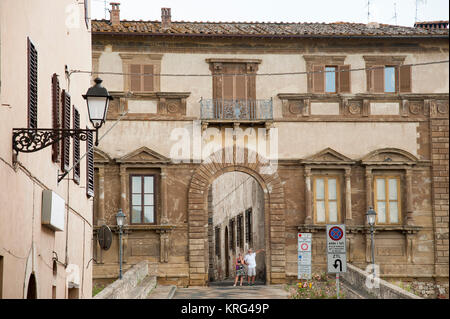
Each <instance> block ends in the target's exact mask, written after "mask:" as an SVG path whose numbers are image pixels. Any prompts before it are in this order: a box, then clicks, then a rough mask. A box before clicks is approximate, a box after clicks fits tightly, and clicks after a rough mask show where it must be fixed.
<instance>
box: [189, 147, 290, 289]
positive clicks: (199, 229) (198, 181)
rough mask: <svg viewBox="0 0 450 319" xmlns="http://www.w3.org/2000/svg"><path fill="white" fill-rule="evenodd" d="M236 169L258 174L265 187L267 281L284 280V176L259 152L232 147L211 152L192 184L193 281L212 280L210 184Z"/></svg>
mask: <svg viewBox="0 0 450 319" xmlns="http://www.w3.org/2000/svg"><path fill="white" fill-rule="evenodd" d="M242 155H243V156H242ZM272 167H273V166H272ZM233 171H238V172H243V173H247V174H248V175H250V176H252V177H254V178H255V179H256V180H257V181H258V183H259V184H260V185H261V187H262V189H263V191H264V214H265V216H264V224H265V227H264V232H265V234H264V238H265V247H266V248H265V249H266V254H265V258H266V260H265V264H266V267H267V271H266V282H267V283H269V284H276V283H284V282H285V276H286V273H285V265H286V257H285V220H284V219H285V199H284V189H283V185H282V183H281V179H280V177H279V175H278V172H277V170H276V167H275V169H272V170H271V169H269V161H268V160H267V159H266V158H264V157H262V156H260V155H259V154H258V153H257V152H255V151H253V150H249V149H247V148H245V149H240V148H237V147H230V148H228V149H222V150H219V151H217V152H215V153H213V154H212V155H210V156H209V157H208V158H207V159H206V160H205V161H204V162H203V163H202V164H201V165H200V166H199V167H198V168H197V169H196V170H195V172H194V174H193V175H192V179H191V182H190V185H189V192H188V236H189V237H188V238H189V284H190V285H193V286H199V285H200V286H202V285H205V284H206V282H207V280H208V209H207V208H208V206H207V205H208V187H209V186H210V185H211V183H212V182H213V181H214V179H216V178H217V177H219V176H220V175H222V174H224V173H227V172H233Z"/></svg>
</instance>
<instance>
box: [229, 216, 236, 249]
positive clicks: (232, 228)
mask: <svg viewBox="0 0 450 319" xmlns="http://www.w3.org/2000/svg"><path fill="white" fill-rule="evenodd" d="M234 227H235V222H234V218H231V219H230V222H229V230H230V235H229V236H230V237H229V240H230V249H231V250H232V251H235V248H236V242H235V240H234V238H235V236H234V233H235V228H234Z"/></svg>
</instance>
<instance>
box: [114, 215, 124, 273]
mask: <svg viewBox="0 0 450 319" xmlns="http://www.w3.org/2000/svg"><path fill="white" fill-rule="evenodd" d="M125 218H126V216H125V214H124V213H123V212H122V210H121V209H119V211H118V212H117V215H116V222H117V226H118V228H119V279H122V228H123V225H124V224H125Z"/></svg>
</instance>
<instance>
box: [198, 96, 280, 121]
mask: <svg viewBox="0 0 450 319" xmlns="http://www.w3.org/2000/svg"><path fill="white" fill-rule="evenodd" d="M200 116H201V119H202V120H272V119H273V112H272V99H270V100H241V99H235V100H224V99H201V100H200Z"/></svg>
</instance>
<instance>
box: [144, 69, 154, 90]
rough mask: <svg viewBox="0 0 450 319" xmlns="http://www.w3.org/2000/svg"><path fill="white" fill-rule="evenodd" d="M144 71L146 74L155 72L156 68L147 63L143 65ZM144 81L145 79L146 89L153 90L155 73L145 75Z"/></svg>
mask: <svg viewBox="0 0 450 319" xmlns="http://www.w3.org/2000/svg"><path fill="white" fill-rule="evenodd" d="M143 67H144V69H143V73H145V74H153V72H154V68H153V65H150V64H146V65H144V66H143ZM142 77H143V81H144V91H147V92H153V91H154V89H153V80H154V76H153V75H143V76H142Z"/></svg>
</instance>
